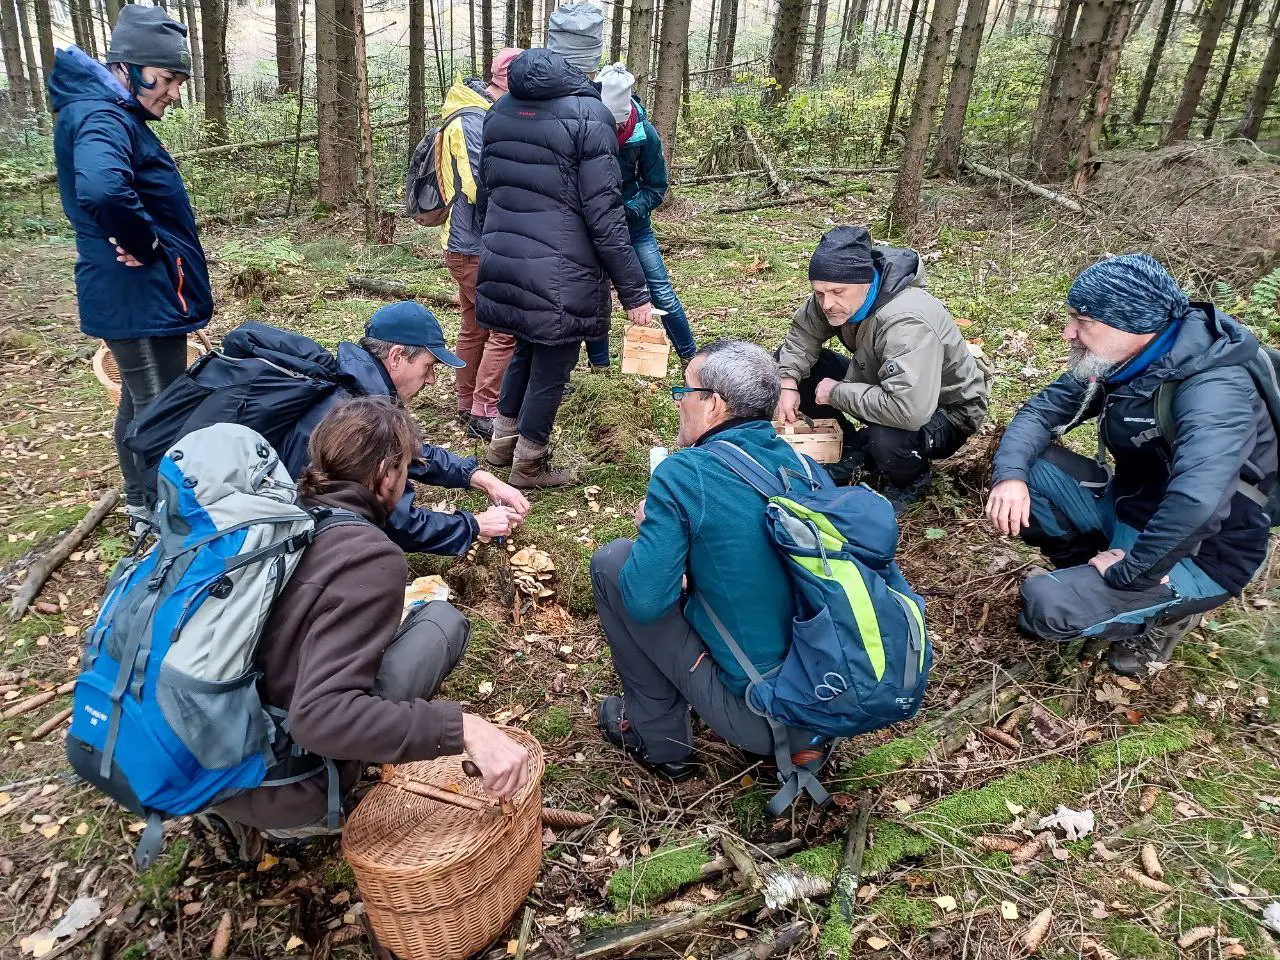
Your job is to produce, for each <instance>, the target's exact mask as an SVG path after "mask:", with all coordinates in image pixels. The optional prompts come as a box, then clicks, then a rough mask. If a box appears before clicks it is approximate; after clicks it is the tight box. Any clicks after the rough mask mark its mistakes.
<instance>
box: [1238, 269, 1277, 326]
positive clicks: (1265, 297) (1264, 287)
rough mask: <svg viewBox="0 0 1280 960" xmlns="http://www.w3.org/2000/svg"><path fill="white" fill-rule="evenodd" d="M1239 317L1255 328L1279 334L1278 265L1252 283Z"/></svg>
mask: <svg viewBox="0 0 1280 960" xmlns="http://www.w3.org/2000/svg"><path fill="white" fill-rule="evenodd" d="M1240 318H1241V319H1242V320H1243V321H1244V322H1245V323H1247V324H1249V325H1250V326H1251V327H1254V328H1255V329H1258V330H1261V331H1265V332H1267V333H1269V334H1271V335H1272V336H1273V337H1275V336H1280V267H1277V268H1276V269H1274V270H1272V271H1271V272H1270V273H1268V274H1266V275H1265V276H1263V277H1262V278H1261V279H1259V280H1258V282H1257V283H1255V284H1254V285H1253V289H1252V290H1251V291H1249V299H1248V301H1247V302H1246V304H1245V307H1244V310H1243V311H1242V312H1241V314H1240Z"/></svg>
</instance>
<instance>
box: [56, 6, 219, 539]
mask: <svg viewBox="0 0 1280 960" xmlns="http://www.w3.org/2000/svg"><path fill="white" fill-rule="evenodd" d="M186 36H187V28H186V27H185V26H183V25H182V24H180V23H178V22H177V21H175V20H171V19H170V18H169V16H168V14H166V13H165V11H164V10H163V9H161V8H159V7H149V6H142V5H138V4H126V5H125V6H124V8H123V9H122V10H121V11H120V19H119V20H118V21H117V23H116V27H115V29H114V30H113V31H112V34H111V46H110V49H109V50H108V52H107V64H106V66H104V65H103V64H101V63H99V62H98V61H96V60H94V59H92V58H90V57H89V56H87V55H86V54H85V53H84V52H83V51H81V50H80V49H79V48H77V47H69V48H68V49H66V50H59V51H58V53H57V56H56V58H55V60H54V67H53V70H52V71H51V72H50V75H49V93H50V102H51V104H52V107H53V109H54V111H56V112H57V123H56V125H55V127H54V155H55V158H56V161H57V168H58V190H59V193H60V194H61V196H62V208H63V210H65V211H66V214H67V219H68V220H70V221H71V225H72V226H73V227H74V228H75V232H76V251H77V253H78V254H79V256H78V258H77V260H76V294H77V297H78V299H79V303H80V329H81V330H82V331H83V332H84V333H85V334H86V335H88V336H91V337H100V338H102V339H103V340H105V341H106V343H107V346H108V347H109V348H110V349H111V354H112V356H113V357H114V358H115V361H116V365H117V366H118V367H119V369H120V379H121V391H120V408H119V410H118V411H117V413H116V424H115V439H116V451H117V453H118V454H119V457H120V471H121V473H122V474H123V475H124V486H125V496H126V499H127V501H128V505H129V513H130V526H131V527H135V525H136V524H137V523H139V522H141V521H143V520H144V519H145V518H146V517H147V504H146V493H145V486H144V484H143V481H142V467H141V464H140V463H139V461H138V459H137V458H136V456H135V455H134V454H133V453H132V452H131V451H129V450H128V449H127V448H126V447H125V446H124V444H123V442H122V441H123V440H124V436H125V434H126V432H127V431H128V428H129V425H130V424H131V423H132V422H133V417H134V412H135V411H136V410H140V409H141V408H142V407H144V406H145V405H146V404H148V403H150V402H151V400H152V399H153V398H154V397H155V396H156V395H157V394H158V393H160V391H162V390H163V389H164V388H165V387H166V386H168V385H169V383H171V382H172V381H173V380H174V379H175V378H176V377H177V376H178V375H179V374H181V373H182V371H183V370H184V369H185V368H186V363H187V352H186V335H187V334H188V333H189V332H190V331H192V330H198V329H200V328H202V327H204V326H206V325H207V324H208V323H209V317H210V315H211V314H212V313H213V296H212V293H211V291H210V289H209V273H208V267H207V266H206V264H205V258H204V250H203V249H202V248H201V246H200V238H199V237H198V236H197V234H196V218H195V213H194V211H193V210H192V209H191V201H190V200H189V199H188V198H187V191H186V187H185V186H183V183H182V177H181V176H180V175H179V173H178V167H177V164H175V163H174V161H173V158H172V157H170V156H169V153H168V151H167V150H165V148H164V145H163V144H162V143H161V142H160V140H159V139H158V138H157V137H156V135H155V134H154V133H152V132H151V130H150V129H149V128H148V126H147V124H148V122H149V121H151V120H159V119H160V118H161V117H162V116H164V112H165V110H166V109H167V108H168V107H169V106H170V105H171V104H176V103H178V102H179V89H180V88H181V86H182V84H183V83H185V82H186V80H187V78H188V77H189V76H190V74H191V54H190V52H189V50H188V49H187V39H186Z"/></svg>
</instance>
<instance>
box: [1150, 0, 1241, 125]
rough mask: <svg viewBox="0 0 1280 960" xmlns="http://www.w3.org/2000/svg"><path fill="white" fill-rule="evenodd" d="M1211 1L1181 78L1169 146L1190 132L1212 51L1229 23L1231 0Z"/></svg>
mask: <svg viewBox="0 0 1280 960" xmlns="http://www.w3.org/2000/svg"><path fill="white" fill-rule="evenodd" d="M1208 2H1209V3H1210V4H1211V6H1210V7H1209V9H1208V11H1207V12H1206V15H1205V18H1204V22H1203V25H1202V26H1201V29H1200V44H1199V46H1197V47H1196V54H1195V56H1194V57H1193V58H1192V59H1191V66H1190V67H1188V68H1187V75H1186V78H1185V79H1184V80H1183V81H1182V96H1181V97H1179V99H1178V106H1177V109H1175V110H1174V111H1173V124H1172V126H1170V127H1169V133H1168V135H1167V136H1166V137H1165V141H1164V142H1165V144H1166V145H1168V144H1171V143H1180V142H1181V141H1183V140H1185V139H1186V138H1187V134H1188V133H1190V132H1191V123H1192V121H1193V120H1194V119H1195V115H1196V107H1197V106H1198V105H1199V103H1200V94H1201V93H1202V92H1203V91H1204V85H1205V81H1206V80H1208V78H1209V67H1210V66H1212V64H1213V54H1214V51H1215V50H1216V49H1217V46H1218V37H1219V36H1220V35H1221V34H1222V25H1223V24H1224V23H1226V22H1227V15H1228V14H1229V13H1230V12H1231V2H1232V0H1208Z"/></svg>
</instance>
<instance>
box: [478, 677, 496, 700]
mask: <svg viewBox="0 0 1280 960" xmlns="http://www.w3.org/2000/svg"><path fill="white" fill-rule="evenodd" d="M476 693H478V694H479V695H480V696H482V697H487V696H489V694H491V693H493V681H492V680H481V681H480V682H479V683H478V684H476Z"/></svg>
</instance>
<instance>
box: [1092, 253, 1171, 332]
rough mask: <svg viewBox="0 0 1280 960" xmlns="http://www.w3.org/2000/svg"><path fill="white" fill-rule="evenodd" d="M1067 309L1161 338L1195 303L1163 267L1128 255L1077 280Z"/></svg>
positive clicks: (1103, 263)
mask: <svg viewBox="0 0 1280 960" xmlns="http://www.w3.org/2000/svg"><path fill="white" fill-rule="evenodd" d="M1067 306H1069V307H1071V308H1072V309H1073V310H1076V311H1078V312H1080V313H1082V314H1084V315H1085V316H1087V317H1092V318H1093V319H1094V320H1099V321H1101V322H1102V323H1105V324H1106V325H1107V326H1109V327H1115V328H1116V329H1117V330H1124V331H1126V332H1127V333H1158V332H1160V331H1161V330H1163V329H1164V328H1165V327H1167V326H1168V325H1169V324H1170V323H1171V322H1173V321H1175V320H1181V319H1182V318H1183V317H1184V316H1186V313H1187V309H1188V307H1189V306H1190V301H1189V300H1188V299H1187V295H1186V294H1185V293H1183V292H1182V290H1181V289H1180V288H1179V287H1178V284H1177V283H1176V282H1175V281H1174V279H1173V277H1171V276H1169V273H1168V271H1167V270H1165V268H1164V267H1162V266H1161V265H1160V263H1159V261H1157V260H1155V259H1154V258H1152V257H1149V256H1147V255H1146V254H1145V253H1126V254H1123V255H1121V256H1118V257H1110V258H1108V259H1106V260H1100V261H1099V262H1098V263H1095V264H1094V265H1093V266H1091V267H1089V268H1088V269H1086V270H1085V271H1084V272H1083V273H1082V274H1080V276H1078V277H1076V280H1075V283H1073V284H1071V289H1070V290H1069V291H1068V292H1067Z"/></svg>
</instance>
